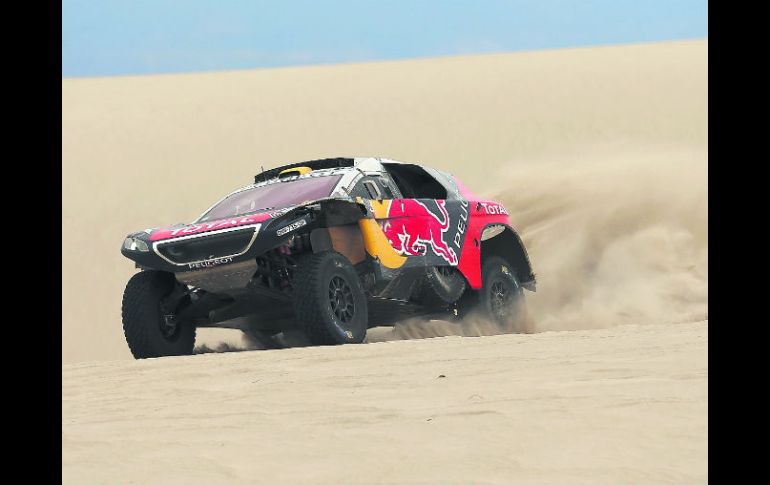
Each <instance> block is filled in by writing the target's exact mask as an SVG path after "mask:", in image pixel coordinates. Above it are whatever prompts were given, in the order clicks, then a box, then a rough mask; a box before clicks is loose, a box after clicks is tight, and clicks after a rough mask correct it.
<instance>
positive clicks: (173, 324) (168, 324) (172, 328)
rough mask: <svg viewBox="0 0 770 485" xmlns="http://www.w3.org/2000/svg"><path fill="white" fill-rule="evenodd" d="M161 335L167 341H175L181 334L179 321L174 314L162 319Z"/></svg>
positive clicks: (164, 316) (162, 316)
mask: <svg viewBox="0 0 770 485" xmlns="http://www.w3.org/2000/svg"><path fill="white" fill-rule="evenodd" d="M159 323H160V333H161V335H163V338H165V339H166V340H173V339H174V337H176V335H177V333H178V332H179V328H180V326H179V320H177V318H176V315H174V314H173V313H171V314H167V315H163V314H161V318H160V322H159Z"/></svg>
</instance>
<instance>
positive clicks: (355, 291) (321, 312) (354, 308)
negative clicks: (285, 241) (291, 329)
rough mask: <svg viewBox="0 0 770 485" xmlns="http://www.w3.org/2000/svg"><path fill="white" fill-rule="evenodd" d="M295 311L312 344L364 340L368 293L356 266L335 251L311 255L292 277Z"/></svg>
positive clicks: (299, 265) (333, 343)
mask: <svg viewBox="0 0 770 485" xmlns="http://www.w3.org/2000/svg"><path fill="white" fill-rule="evenodd" d="M293 291H294V312H295V314H296V318H297V323H298V325H299V326H300V328H301V329H302V330H303V331H304V333H305V335H306V336H307V338H308V340H309V341H310V343H312V344H314V345H336V344H346V343H361V342H363V341H364V338H365V337H366V329H367V326H368V320H369V319H368V309H367V304H366V294H365V293H364V289H363V286H362V285H361V280H360V279H359V277H358V273H357V272H356V269H355V268H354V267H353V265H351V264H350V262H349V261H348V260H347V258H345V257H344V256H342V255H341V254H339V253H337V252H334V251H324V252H320V253H315V254H309V255H307V256H305V257H304V258H302V259H301V260H300V261H299V262H298V264H297V269H296V271H295V273H294V278H293Z"/></svg>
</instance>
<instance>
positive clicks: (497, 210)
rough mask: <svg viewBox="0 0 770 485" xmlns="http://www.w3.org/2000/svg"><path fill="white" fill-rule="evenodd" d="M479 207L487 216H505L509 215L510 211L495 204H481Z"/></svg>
mask: <svg viewBox="0 0 770 485" xmlns="http://www.w3.org/2000/svg"><path fill="white" fill-rule="evenodd" d="M479 205H480V206H481V207H482V208H483V209H484V212H485V213H487V214H503V215H506V216H507V215H508V210H507V209H506V208H505V207H503V206H502V205H500V204H495V203H494V202H479Z"/></svg>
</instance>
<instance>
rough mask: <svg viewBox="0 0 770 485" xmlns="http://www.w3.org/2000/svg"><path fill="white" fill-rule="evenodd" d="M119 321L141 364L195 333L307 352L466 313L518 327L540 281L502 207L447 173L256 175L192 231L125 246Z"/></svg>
mask: <svg viewBox="0 0 770 485" xmlns="http://www.w3.org/2000/svg"><path fill="white" fill-rule="evenodd" d="M121 252H122V254H123V255H124V256H126V257H127V258H129V259H131V260H133V261H134V262H135V264H136V267H137V268H139V269H140V271H139V272H137V273H136V274H135V275H134V276H133V277H132V278H131V279H130V280H129V281H128V284H127V285H126V288H125V292H124V294H123V305H122V316H123V330H124V333H125V337H126V341H127V343H128V346H129V348H130V350H131V353H132V354H133V355H134V357H135V358H137V359H140V358H148V357H161V356H168V355H185V354H191V353H192V351H193V347H194V344H195V331H196V328H197V327H223V328H235V329H241V330H244V331H247V332H249V333H251V334H252V335H254V334H258V335H262V336H265V337H267V338H270V337H271V336H274V335H277V334H278V333H280V332H285V331H287V330H293V331H301V332H303V333H304V334H305V336H306V337H307V340H309V342H310V343H311V344H315V345H333V344H344V343H360V342H362V341H363V340H364V338H365V336H366V331H367V329H368V328H371V327H374V326H382V325H393V324H395V323H396V322H398V321H399V320H402V319H404V318H407V317H412V316H418V315H436V314H437V315H443V316H444V317H446V318H463V317H464V316H466V315H468V314H469V313H471V312H475V313H477V314H479V315H482V316H485V317H486V318H488V319H490V320H491V321H493V322H496V323H497V324H498V325H501V326H504V327H507V328H516V325H517V323H518V322H520V321H521V320H522V319H523V318H524V315H525V312H524V296H523V289H527V290H530V291H535V275H534V273H533V272H532V266H531V265H530V261H529V258H528V256H527V252H526V250H525V248H524V245H523V243H522V241H521V238H520V237H519V235H518V234H517V233H516V231H515V230H514V229H513V227H512V226H511V223H510V221H509V219H508V212H507V211H506V209H505V207H503V205H502V204H500V203H497V202H493V201H487V200H480V199H479V198H477V197H476V196H474V195H473V194H472V193H471V192H470V191H469V190H468V189H467V188H466V187H465V186H464V185H463V184H462V183H460V181H459V180H457V179H456V178H455V177H454V176H452V175H450V174H449V173H445V172H443V171H440V170H436V169H433V168H429V167H425V166H421V165H417V164H410V163H403V162H397V161H394V160H388V159H384V158H364V157H362V158H329V159H322V160H311V161H305V162H300V163H294V164H290V165H284V166H281V167H277V168H273V169H271V170H266V171H264V170H263V171H262V172H261V173H258V174H257V175H256V176H255V177H254V183H253V184H251V185H248V186H246V187H243V188H241V189H238V190H236V191H235V192H233V193H231V194H229V195H227V196H226V197H224V198H222V199H221V200H220V201H218V202H217V203H215V204H214V205H213V206H211V207H210V208H209V209H208V210H206V211H205V212H204V213H203V214H202V215H201V216H200V217H199V218H198V219H197V220H196V221H195V222H193V223H190V224H176V225H172V226H168V227H162V228H153V229H145V230H143V231H139V232H135V233H132V234H129V235H128V237H126V239H125V241H124V242H123V246H122V248H121Z"/></svg>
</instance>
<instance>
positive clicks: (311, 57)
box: [62, 0, 708, 77]
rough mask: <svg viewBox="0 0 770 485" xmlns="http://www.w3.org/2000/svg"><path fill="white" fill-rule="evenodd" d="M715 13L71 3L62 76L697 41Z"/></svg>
mask: <svg viewBox="0 0 770 485" xmlns="http://www.w3.org/2000/svg"><path fill="white" fill-rule="evenodd" d="M707 14H708V7H707V2H706V1H705V0H697V1H696V0H463V1H459V0H443V1H442V0H411V1H410V0H379V1H374V0H358V1H353V0H326V1H323V0H317V1H312V0H283V1H282V0H269V1H262V0H250V1H249V0H208V1H206V0H63V1H62V76H63V77H80V76H112V75H125V74H148V73H168V72H190V71H212V70H230V69H252V68H259V67H276V66H292V65H307V64H330V63H346V62H359V61H370V60H388V59H407V58H415V57H433V56H446V55H457V54H481V53H489V52H509V51H520V50H536V49H551V48H561V47H577V46H587V45H606V44H627V43H638V42H650V41H661V40H672V39H695V38H705V37H707V36H708V19H707V17H708V15H707Z"/></svg>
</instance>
